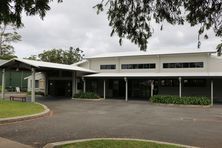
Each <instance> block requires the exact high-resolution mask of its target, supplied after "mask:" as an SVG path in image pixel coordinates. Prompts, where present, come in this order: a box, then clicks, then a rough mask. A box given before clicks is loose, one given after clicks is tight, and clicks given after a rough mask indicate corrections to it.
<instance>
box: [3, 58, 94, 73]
mask: <svg viewBox="0 0 222 148" xmlns="http://www.w3.org/2000/svg"><path fill="white" fill-rule="evenodd" d="M16 61H17V62H21V63H24V64H27V65H30V66H33V67H35V68H37V69H38V68H39V69H41V68H51V69H62V70H71V71H81V72H89V73H95V71H92V70H90V69H86V68H81V67H78V66H75V65H67V64H58V63H51V62H43V61H34V60H27V59H18V58H15V59H12V60H9V61H7V62H6V63H4V64H2V65H0V67H4V66H6V67H7V64H10V63H13V62H16Z"/></svg>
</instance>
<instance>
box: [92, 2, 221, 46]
mask: <svg viewBox="0 0 222 148" xmlns="http://www.w3.org/2000/svg"><path fill="white" fill-rule="evenodd" d="M104 7H107V8H108V9H104ZM94 8H96V9H97V13H100V12H101V11H107V14H108V20H109V25H110V26H111V27H112V32H111V36H112V35H113V34H114V33H116V34H117V35H118V36H119V43H120V45H121V44H122V39H123V38H127V39H129V40H131V42H133V43H135V44H137V45H138V46H139V47H140V49H141V50H146V49H147V44H148V39H149V38H150V37H151V36H152V33H153V27H152V23H151V22H155V23H157V24H161V28H160V29H161V30H162V29H163V23H164V22H167V23H170V24H172V25H176V24H177V25H184V23H185V22H187V23H189V24H190V25H191V26H196V25H199V26H200V28H199V31H198V47H200V45H201V42H200V35H201V34H203V33H205V34H204V38H206V39H207V38H208V35H207V34H206V31H207V30H209V29H213V30H214V32H215V35H216V36H218V37H222V1H221V0H102V1H101V3H99V4H97V5H96V6H95V7H94Z"/></svg>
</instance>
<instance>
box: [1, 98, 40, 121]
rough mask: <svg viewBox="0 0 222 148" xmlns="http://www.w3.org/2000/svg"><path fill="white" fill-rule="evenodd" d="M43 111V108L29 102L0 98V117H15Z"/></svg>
mask: <svg viewBox="0 0 222 148" xmlns="http://www.w3.org/2000/svg"><path fill="white" fill-rule="evenodd" d="M42 111H44V108H43V107H42V106H41V105H39V104H35V103H31V102H18V101H6V100H0V119H1V118H8V117H16V116H23V115H31V114H36V113H40V112H42Z"/></svg>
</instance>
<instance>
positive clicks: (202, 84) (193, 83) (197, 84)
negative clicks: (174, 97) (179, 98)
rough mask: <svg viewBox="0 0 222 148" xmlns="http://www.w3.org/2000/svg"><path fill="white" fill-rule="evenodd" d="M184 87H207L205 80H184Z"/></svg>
mask: <svg viewBox="0 0 222 148" xmlns="http://www.w3.org/2000/svg"><path fill="white" fill-rule="evenodd" d="M183 85H184V87H205V86H206V80H205V79H188V80H183Z"/></svg>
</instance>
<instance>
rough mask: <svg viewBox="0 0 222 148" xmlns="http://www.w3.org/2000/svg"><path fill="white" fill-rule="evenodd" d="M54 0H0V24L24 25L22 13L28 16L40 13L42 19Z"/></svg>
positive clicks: (59, 0) (60, 0)
mask: <svg viewBox="0 0 222 148" xmlns="http://www.w3.org/2000/svg"><path fill="white" fill-rule="evenodd" d="M51 1H53V0H1V1H0V24H2V23H4V24H9V23H12V24H15V25H16V26H17V27H20V26H21V25H22V20H21V14H22V13H23V12H24V13H25V14H26V15H27V16H32V15H39V16H40V17H41V18H42V19H43V18H44V16H45V15H46V12H47V11H48V10H50V6H49V3H50V2H51ZM57 1H58V2H62V0H57Z"/></svg>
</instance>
